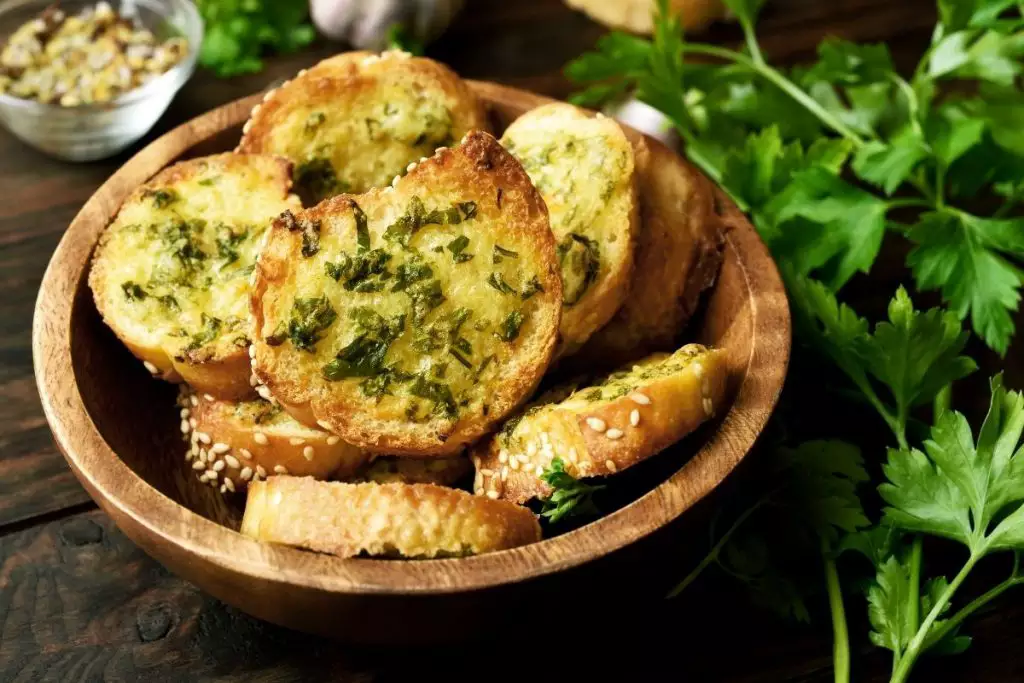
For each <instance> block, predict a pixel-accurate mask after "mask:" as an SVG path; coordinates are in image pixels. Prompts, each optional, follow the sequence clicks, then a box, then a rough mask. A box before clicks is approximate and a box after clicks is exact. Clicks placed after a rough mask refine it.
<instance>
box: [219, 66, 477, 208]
mask: <svg viewBox="0 0 1024 683" xmlns="http://www.w3.org/2000/svg"><path fill="white" fill-rule="evenodd" d="M487 128H488V122H487V117H486V113H485V110H484V107H483V104H482V103H481V102H480V101H479V100H478V99H477V97H476V95H474V94H473V92H472V91H471V90H470V89H469V87H468V86H467V85H466V84H465V83H464V82H463V81H462V80H461V79H460V78H459V77H458V76H457V75H456V74H455V73H453V72H452V71H451V70H450V69H448V68H447V67H445V66H443V65H441V64H439V63H437V62H435V61H433V60H431V59H427V58H424V57H412V56H411V55H409V54H407V53H404V52H397V51H389V52H385V53H383V54H381V55H376V54H371V53H368V52H352V53H344V54H340V55H336V56H335V57H331V58H329V59H326V60H324V61H322V62H320V63H319V64H317V65H316V66H314V67H313V68H311V69H309V70H308V71H304V72H301V73H300V74H299V75H298V76H297V77H296V78H295V79H293V80H292V81H289V82H288V83H286V84H285V85H283V86H281V87H279V88H277V89H276V90H274V91H272V92H270V93H268V94H267V96H266V97H265V98H264V100H263V102H262V103H261V104H259V105H257V106H256V107H255V108H254V109H253V112H252V116H251V117H250V119H249V121H248V122H247V123H246V124H245V128H244V130H243V135H242V140H241V142H240V143H239V146H238V149H239V151H243V152H263V153H273V154H280V155H282V156H285V157H287V158H289V159H291V160H292V161H294V162H295V164H296V167H297V171H298V173H299V176H301V174H302V165H303V164H308V163H309V162H311V161H317V162H318V163H322V161H319V160H326V161H328V162H330V165H331V168H332V170H333V173H334V175H335V179H336V180H337V181H338V182H337V184H336V185H335V186H333V189H331V188H328V189H326V190H323V191H319V190H318V191H314V192H312V193H311V195H310V193H303V194H304V195H306V196H311V199H312V201H311V202H310V203H316V201H319V200H321V199H326V198H327V197H330V196H333V195H335V194H338V193H341V192H364V191H366V190H368V189H370V188H372V187H383V186H385V185H387V184H388V183H389V182H391V179H392V178H393V177H394V176H396V175H399V174H402V173H404V171H405V168H406V166H407V165H408V164H409V163H411V162H414V161H417V160H419V159H420V158H421V157H423V156H427V155H429V154H431V153H432V152H433V151H434V149H435V148H437V147H439V146H447V145H450V144H452V143H453V142H455V141H457V140H459V139H460V138H461V137H462V136H463V135H465V134H466V133H467V132H469V131H470V130H474V129H476V130H486V129H487ZM297 177H298V176H297ZM300 189H301V188H300Z"/></svg>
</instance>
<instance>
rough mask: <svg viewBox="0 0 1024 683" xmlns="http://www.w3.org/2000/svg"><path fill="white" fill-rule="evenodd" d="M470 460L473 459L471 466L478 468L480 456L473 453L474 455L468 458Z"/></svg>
mask: <svg viewBox="0 0 1024 683" xmlns="http://www.w3.org/2000/svg"><path fill="white" fill-rule="evenodd" d="M470 460H472V461H473V467H475V468H477V469H480V457H479V456H477V455H474V456H472V457H471V458H470Z"/></svg>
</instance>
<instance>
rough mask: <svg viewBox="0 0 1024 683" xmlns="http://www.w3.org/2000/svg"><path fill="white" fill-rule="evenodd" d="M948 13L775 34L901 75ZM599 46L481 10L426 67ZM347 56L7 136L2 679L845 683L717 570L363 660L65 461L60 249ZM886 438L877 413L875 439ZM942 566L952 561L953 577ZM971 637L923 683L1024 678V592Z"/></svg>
mask: <svg viewBox="0 0 1024 683" xmlns="http://www.w3.org/2000/svg"><path fill="white" fill-rule="evenodd" d="M934 12H935V10H934V2H933V0H827V1H819V0H772V2H770V3H769V8H768V10H767V11H766V13H765V16H764V18H763V20H762V22H761V24H760V27H759V32H760V35H761V38H762V44H763V46H764V49H765V52H766V53H767V55H768V56H769V57H770V58H771V59H772V60H773V61H776V62H781V63H794V62H799V61H802V60H807V59H810V58H811V57H812V56H813V54H814V48H815V46H816V45H817V43H818V42H819V41H820V40H821V39H822V38H823V37H825V36H828V35H834V36H840V37H844V38H848V39H852V40H860V41H885V42H887V43H888V44H889V46H890V48H891V50H892V51H893V53H894V54H895V56H896V60H897V63H898V64H901V65H903V66H904V67H906V66H907V65H912V64H914V63H916V60H917V58H918V56H919V55H920V53H921V51H922V49H923V46H924V45H925V44H926V43H927V41H928V37H929V35H930V32H931V27H932V25H933V23H934V19H935V17H934ZM603 32H604V29H602V28H601V27H600V26H598V25H596V24H594V23H593V22H591V21H589V20H588V19H586V18H585V17H584V16H582V15H580V14H577V13H574V12H571V11H570V10H568V9H566V8H565V7H564V6H563V5H562V4H561V2H560V1H559V0H517V1H516V2H488V1H487V0H477V1H476V2H474V1H473V0H470V2H469V6H468V8H467V10H466V11H465V12H464V13H463V14H462V15H461V16H460V17H459V19H458V20H457V22H456V24H455V25H453V26H452V27H451V29H450V30H449V31H448V33H447V34H446V35H445V36H444V37H443V38H442V39H441V40H440V42H439V43H437V44H436V45H434V46H432V47H431V48H430V49H429V50H428V55H429V56H432V57H435V58H437V59H440V60H442V61H444V62H446V63H448V64H450V65H451V66H452V67H454V68H455V69H456V70H457V71H458V72H459V73H460V74H461V75H463V76H465V77H470V78H477V79H486V80H494V81H498V82H501V83H506V84H510V85H514V86H517V87H521V88H526V89H529V90H534V91H537V92H540V93H544V94H547V95H552V96H555V97H564V96H565V95H566V94H567V93H568V92H569V91H570V86H569V84H568V83H567V82H566V81H565V79H564V78H563V77H562V75H561V68H562V66H563V65H564V64H565V63H566V62H567V61H569V60H570V59H572V58H573V57H575V56H577V55H578V54H579V53H580V52H582V51H584V50H586V49H588V48H590V47H591V46H592V45H593V44H594V41H595V40H596V39H597V38H598V36H600V35H601V34H602V33H603ZM709 37H710V39H712V40H720V41H724V42H730V43H734V42H737V41H738V38H739V35H738V32H737V31H736V30H735V29H734V28H732V27H728V26H719V27H715V28H714V29H713V30H712V31H711V34H710V36H709ZM337 49H339V48H338V47H337V46H331V45H327V44H318V45H316V46H315V47H314V48H312V49H310V50H307V51H305V52H303V53H302V54H300V55H295V56H289V57H278V58H273V59H271V60H270V62H269V65H268V68H267V69H266V70H265V71H264V72H263V73H261V74H258V75H254V76H249V77H242V78H237V79H233V80H229V81H221V80H217V79H215V78H214V77H212V76H211V75H209V74H208V73H205V72H202V71H200V72H198V73H197V74H196V76H195V77H194V78H193V80H192V81H191V82H190V83H189V84H188V85H186V86H185V88H184V89H183V90H182V91H181V93H180V94H179V95H178V97H177V99H176V100H175V102H174V104H173V105H172V106H171V109H170V111H169V112H168V113H167V114H166V115H165V116H164V118H163V119H162V120H161V122H160V123H159V124H158V126H157V129H156V130H154V131H153V132H152V133H151V134H150V136H149V137H148V138H147V140H146V141H143V142H142V143H140V144H139V145H138V146H137V147H136V148H135V149H133V150H130V151H129V152H128V153H125V154H123V155H121V156H120V157H117V158H114V159H110V160H107V161H104V162H99V163H93V164H83V165H72V164H67V163H62V162H58V161H54V160H51V159H48V158H46V157H44V156H42V155H41V154H39V153H37V152H35V151H33V150H32V149H29V148H28V147H26V146H24V145H22V144H21V143H19V142H17V141H16V140H14V139H13V138H12V137H11V136H10V135H8V134H7V133H6V132H3V131H0V291H2V292H3V296H2V297H0V354H2V356H0V399H2V400H0V680H2V681H37V680H47V681H50V680H52V681H99V680H111V681H115V680H139V679H142V678H147V679H150V680H153V681H165V680H183V681H184V680H187V681H212V680H218V681H219V680H251V681H268V682H269V681H321V680H323V681H327V680H332V681H345V682H352V683H354V682H356V681H397V680H409V679H413V678H423V679H425V680H435V679H440V678H444V679H446V680H460V681H461V680H506V679H508V680H513V679H515V680H524V679H525V680H549V679H561V680H578V679H583V678H588V679H592V680H607V679H615V680H618V679H627V680H641V681H653V680H664V679H672V680H686V681H723V682H724V681H728V682H730V683H740V682H742V681H749V682H767V681H830V680H832V673H831V651H830V650H831V630H830V625H829V623H828V620H827V615H824V614H815V622H814V623H813V625H812V626H809V627H807V626H788V625H785V624H781V623H780V622H778V621H777V620H775V619H774V618H773V617H771V616H770V615H767V614H765V613H763V612H761V611H759V610H758V609H756V608H754V607H752V606H751V605H750V603H749V602H748V601H747V600H746V598H745V596H744V594H743V592H742V590H740V589H739V587H738V586H737V584H735V583H732V582H730V581H728V580H725V579H723V578H722V577H720V576H718V575H716V574H715V572H714V570H712V571H711V572H709V573H708V575H707V576H705V577H703V578H702V579H701V580H700V581H698V582H697V583H696V584H695V585H694V586H692V587H691V588H690V589H689V590H688V591H687V593H685V594H684V596H683V597H682V598H681V599H680V600H677V601H674V602H672V603H667V604H661V603H659V604H652V605H650V606H649V607H643V608H642V610H641V612H640V613H639V614H635V613H634V614H631V615H630V616H628V617H626V616H623V615H621V614H619V613H616V612H612V611H611V610H609V611H608V614H607V618H606V619H605V620H604V623H595V622H594V621H589V620H588V621H581V620H579V619H577V618H576V617H575V615H574V614H571V613H568V614H567V613H564V612H563V611H561V610H560V609H559V605H558V604H557V600H552V604H551V605H550V608H549V609H547V610H544V611H542V612H539V613H538V614H537V615H536V628H534V629H532V630H531V631H529V632H524V633H522V634H519V635H518V636H516V637H515V638H514V639H503V640H504V642H497V643H495V642H489V643H486V644H485V645H467V646H462V647H441V648H438V647H434V648H429V649H408V648H375V647H355V646H346V645H342V644H337V643H332V642H330V641H326V640H323V639H319V638H315V637H312V636H306V635H303V634H300V633H296V632H293V631H288V630H286V629H282V628H278V627H275V626H272V625H269V624H265V623H263V622H259V621H257V620H255V619H252V618H250V617H247V616H245V615H244V614H241V613H239V612H237V611H236V610H233V609H231V608H229V607H226V606H225V605H223V604H221V603H219V602H217V601H215V600H214V599H212V598H210V597H208V596H206V595H205V594H203V593H202V592H200V591H199V590H198V589H196V588H195V587H194V586H192V585H190V584H188V583H186V582H184V581H182V580H180V579H178V578H176V577H174V576H173V575H171V574H169V573H168V572H167V571H166V570H164V569H163V568H162V567H161V566H160V565H158V564H157V563H156V562H154V561H153V560H151V559H149V558H148V557H147V556H146V555H145V554H143V553H142V552H141V551H140V550H138V549H137V548H136V547H135V546H134V545H132V543H131V542H130V541H128V540H127V539H126V538H125V537H124V536H123V535H122V534H121V533H120V532H119V531H117V529H115V528H114V527H113V525H112V524H111V523H110V521H109V520H108V518H107V517H106V516H105V515H104V514H103V513H102V512H99V511H98V510H97V509H96V507H95V505H94V504H93V503H92V502H91V501H90V500H89V498H88V496H87V495H86V493H85V491H84V490H83V489H82V488H81V487H80V486H79V485H78V483H77V482H76V480H75V478H74V477H73V476H72V474H71V472H70V471H69V470H68V468H67V466H66V465H65V463H64V460H63V458H62V457H61V456H60V454H59V453H58V452H57V450H56V449H55V448H54V446H53V443H52V440H51V437H50V432H49V429H48V428H47V425H46V422H45V420H44V419H43V415H42V411H41V409H40V406H39V400H38V397H37V394H36V388H35V382H34V379H33V376H32V361H31V351H30V330H31V318H32V308H33V305H34V302H35V296H36V291H37V289H38V286H39V281H40V279H41V277H42V274H43V270H44V269H45V267H46V263H47V261H48V260H49V258H50V254H51V252H52V250H53V248H54V247H55V246H56V244H57V242H58V240H59V239H60V237H61V235H62V233H63V231H64V229H65V227H66V226H67V225H68V223H69V222H70V221H71V219H72V217H73V216H74V215H75V213H76V212H77V211H78V209H79V208H80V207H81V205H82V204H83V203H84V202H85V200H86V199H87V198H88V197H89V196H90V195H91V194H92V193H93V192H94V191H95V189H96V188H97V187H99V185H100V184H101V183H102V182H103V181H104V180H105V179H106V178H107V177H108V176H109V175H110V174H111V173H112V172H113V171H114V170H115V169H117V168H118V167H119V166H120V165H121V164H122V163H123V162H124V161H125V160H126V159H127V158H128V157H129V156H130V155H131V154H132V153H134V151H135V150H136V149H137V148H138V147H141V145H143V144H145V142H147V141H148V140H149V139H152V138H153V137H155V136H157V135H159V134H161V133H163V132H165V131H167V130H168V129H170V128H171V127H173V126H175V125H177V124H179V123H181V122H183V121H186V120H187V119H189V118H191V117H193V116H196V115H198V114H201V113H203V112H205V111H207V110H209V109H210V108H212V107H215V106H217V105H219V104H222V103H225V102H227V101H230V100H232V99H235V98H238V97H241V96H244V95H248V94H250V93H252V92H255V91H257V90H260V89H262V88H264V87H266V86H267V85H268V84H269V83H271V82H273V81H275V80H277V79H279V78H284V77H287V76H290V75H292V74H294V73H295V72H296V71H297V70H298V69H300V68H302V67H304V66H308V65H309V64H311V63H313V62H315V61H317V60H318V59H320V58H322V57H324V56H326V55H329V54H332V53H333V52H334V51H336V50H337ZM902 256H903V255H902V253H900V250H899V247H898V246H890V247H889V248H887V249H886V251H885V252H884V254H883V258H882V259H881V261H880V263H879V265H878V266H877V268H876V271H877V272H876V273H874V274H873V278H872V280H871V281H870V282H864V281H860V282H855V283H853V285H852V286H851V290H850V291H851V293H852V302H853V303H854V305H855V306H857V307H858V309H859V310H861V312H862V313H865V314H870V315H875V314H877V313H878V312H879V311H880V310H881V307H882V306H884V303H885V302H886V301H887V300H888V298H889V296H890V295H891V293H892V291H893V287H894V285H895V283H896V282H898V281H899V280H900V279H901V278H903V277H905V274H904V273H903V271H902V260H903V259H902ZM1015 351H1016V349H1014V350H1011V353H1010V359H1011V362H1010V364H1012V359H1013V357H1014V354H1015ZM983 365H985V366H986V367H985V369H986V370H992V369H994V368H997V367H999V365H1000V363H999V362H998V360H997V359H994V358H991V357H985V358H984V362H983ZM1009 375H1010V376H1009V384H1010V385H1011V386H1020V385H1021V382H1020V381H1015V377H1014V375H1016V376H1017V377H1020V376H1021V373H1019V372H1018V373H1014V372H1013V371H1012V369H1011V370H1010V371H1009ZM968 387H969V390H967V391H966V392H962V393H958V395H957V405H958V407H960V408H961V409H964V410H966V411H967V412H969V413H977V412H978V411H980V410H982V409H983V408H984V406H985V405H987V392H985V391H984V380H983V377H982V373H979V375H978V376H977V378H976V379H975V380H972V381H971V382H969V383H968ZM832 417H833V419H834V417H835V416H832ZM808 419H818V416H815V415H809V416H808ZM871 425H872V420H871V416H866V418H865V424H864V425H863V427H864V428H867V429H870V428H871ZM859 427H860V426H858V428H859ZM880 438H881V440H882V441H883V442H884V434H881V437H880ZM751 459H752V460H756V454H755V455H754V456H753V457H752V458H751ZM755 466H756V463H755ZM740 477H741V478H742V477H743V473H740ZM733 479H736V477H734V478H733ZM734 486H735V481H730V482H728V483H727V484H726V486H725V487H724V488H725V490H724V491H723V492H719V493H717V494H716V496H715V497H714V498H713V499H712V500H709V501H707V502H706V503H705V504H703V505H702V506H701V507H700V508H699V509H697V510H695V511H694V512H693V513H692V515H690V516H691V517H692V523H691V524H689V529H686V528H683V529H680V530H677V531H676V536H677V538H672V539H671V541H672V543H673V544H676V545H678V548H679V551H678V552H675V553H670V554H668V555H666V558H665V561H666V562H673V563H678V576H679V577H680V578H681V577H682V576H683V575H684V574H685V573H686V572H687V571H688V570H689V568H690V566H691V565H690V564H688V562H689V561H690V560H686V559H683V558H684V557H686V556H699V555H700V553H701V551H702V549H703V548H704V547H705V544H706V532H705V524H704V518H705V517H706V516H707V514H708V512H709V511H710V510H712V509H714V508H715V507H716V506H717V505H718V503H719V502H720V501H721V500H722V499H723V498H724V497H725V496H728V495H729V493H730V489H731V488H733V487H734ZM941 556H942V555H941V549H940V554H939V557H940V560H939V563H940V564H941ZM983 570H985V571H982V572H981V573H982V575H983V578H984V574H985V573H986V571H991V572H993V574H992V575H993V576H999V572H1000V571H1001V568H1000V567H998V566H992V567H991V568H983ZM662 571H663V568H662ZM643 572H644V568H643V567H636V570H635V574H634V575H623V576H621V577H620V580H621V581H643V576H644V574H643ZM996 580H998V579H996ZM967 589H968V590H970V589H971V585H970V584H969V585H968V587H967ZM603 590H612V591H613V590H614V585H612V586H609V587H607V588H606V589H603V588H595V594H594V600H595V602H596V603H598V604H599V603H600V601H601V600H602V595H601V594H602V591H603ZM847 609H848V611H849V613H850V618H851V634H852V639H853V645H852V647H853V651H854V669H855V678H856V679H858V680H865V681H884V680H888V671H889V667H890V664H891V662H890V659H889V657H888V653H887V652H885V651H880V650H877V649H875V648H873V647H872V646H870V645H869V644H868V642H867V640H866V638H865V634H866V633H867V627H866V624H865V623H864V622H865V619H864V609H865V608H864V602H863V600H862V599H861V598H859V597H849V598H848V600H847ZM967 631H968V632H969V633H970V634H971V635H973V636H974V638H975V642H974V644H973V646H972V647H971V648H970V650H969V651H968V652H967V653H966V654H964V655H960V656H958V657H955V658H948V659H943V660H937V661H927V660H926V661H925V662H923V664H922V666H921V667H920V668H919V670H918V672H917V677H916V680H921V681H930V680H942V681H963V682H980V683H995V682H997V681H998V682H1003V681H1017V680H1024V656H1022V655H1021V653H1020V647H1019V645H1018V643H1019V642H1020V640H1021V634H1022V633H1024V592H1018V593H1010V594H1008V595H1007V596H1004V598H1003V599H1002V600H1001V601H1000V604H999V607H998V609H996V610H989V611H988V612H986V613H983V614H981V615H978V616H976V617H975V618H974V619H972V620H971V621H969V622H968V627H967Z"/></svg>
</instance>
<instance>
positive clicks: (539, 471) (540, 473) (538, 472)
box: [534, 465, 544, 477]
mask: <svg viewBox="0 0 1024 683" xmlns="http://www.w3.org/2000/svg"><path fill="white" fill-rule="evenodd" d="M534 473H535V474H536V475H537V476H538V477H540V476H543V475H544V468H543V467H541V466H540V465H537V468H536V469H535V470H534Z"/></svg>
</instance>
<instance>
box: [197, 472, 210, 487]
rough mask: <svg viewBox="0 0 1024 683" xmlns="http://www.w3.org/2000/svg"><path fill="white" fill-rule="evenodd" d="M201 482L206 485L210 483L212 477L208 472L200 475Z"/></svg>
mask: <svg viewBox="0 0 1024 683" xmlns="http://www.w3.org/2000/svg"><path fill="white" fill-rule="evenodd" d="M199 481H201V482H203V483H204V484H205V483H206V482H208V481H210V477H209V476H208V475H207V474H206V472H203V473H202V474H200V475H199Z"/></svg>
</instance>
